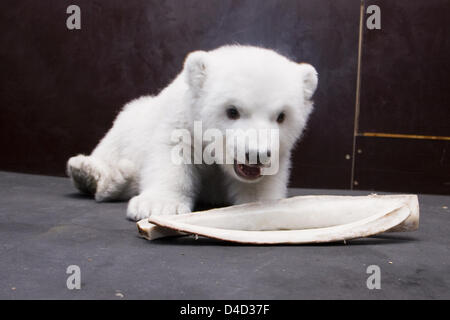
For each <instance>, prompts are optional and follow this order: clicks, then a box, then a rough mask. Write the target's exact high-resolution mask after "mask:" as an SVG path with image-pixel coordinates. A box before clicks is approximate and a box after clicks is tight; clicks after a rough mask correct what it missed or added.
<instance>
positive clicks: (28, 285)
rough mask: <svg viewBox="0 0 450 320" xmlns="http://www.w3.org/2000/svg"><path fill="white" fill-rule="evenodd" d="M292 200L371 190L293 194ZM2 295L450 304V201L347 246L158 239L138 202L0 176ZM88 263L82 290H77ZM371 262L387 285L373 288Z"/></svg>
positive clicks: (51, 180) (37, 179)
mask: <svg viewBox="0 0 450 320" xmlns="http://www.w3.org/2000/svg"><path fill="white" fill-rule="evenodd" d="M291 191H292V194H324V193H329V194H366V193H361V192H345V191H332V190H304V189H296V190H291ZM0 192H1V198H0V245H1V247H0V257H1V258H0V298H2V299H36V298H37V299H58V298H62V299H93V298H100V299H127V298H128V299H305V298H306V299H321V298H327V299H346V298H356V299H370V298H375V299H391V298H396V299H406V298H447V299H448V298H450V279H449V276H450V254H449V253H450V241H449V240H450V232H449V231H450V209H446V208H445V207H450V196H435V195H422V196H420V205H421V226H420V230H419V231H417V232H413V233H403V234H400V233H397V234H394V233H391V234H385V235H382V236H378V237H374V238H368V239H360V240H353V241H349V242H347V244H343V243H338V244H327V245H302V246H246V245H236V244H227V243H224V242H219V241H213V240H208V239H198V240H195V239H194V238H192V237H186V238H175V239H174V238H172V239H168V240H157V241H154V242H149V241H146V240H144V239H141V238H139V237H138V235H137V231H136V227H135V224H134V223H133V222H130V221H128V220H126V219H125V209H126V203H123V202H122V203H119V202H117V203H102V204H98V203H95V202H94V201H93V200H91V199H89V198H86V197H84V196H81V195H79V194H78V193H76V192H75V190H74V189H73V188H72V186H71V184H70V182H69V180H68V179H65V178H55V177H43V176H33V175H25V174H16V173H6V172H0ZM69 265H78V266H79V267H80V269H81V278H82V287H81V289H80V290H68V289H67V287H66V279H67V277H68V276H69V275H68V274H66V268H67V267H68V266H69ZM369 265H378V266H379V267H380V269H381V290H369V289H367V286H366V280H367V277H368V276H369V274H367V273H366V269H367V267H368V266H369Z"/></svg>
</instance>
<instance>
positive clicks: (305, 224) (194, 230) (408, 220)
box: [137, 195, 419, 244]
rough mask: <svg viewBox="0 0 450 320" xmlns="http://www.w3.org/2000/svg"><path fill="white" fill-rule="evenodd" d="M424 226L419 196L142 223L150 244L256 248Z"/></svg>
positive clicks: (251, 208)
mask: <svg viewBox="0 0 450 320" xmlns="http://www.w3.org/2000/svg"><path fill="white" fill-rule="evenodd" d="M418 225H419V203H418V199H417V196H416V195H385V196H380V195H370V196H356V197H351V196H298V197H293V198H288V199H282V200H276V201H268V202H258V203H251V204H243V205H239V206H231V207H226V208H220V209H213V210H208V211H201V212H196V213H190V214H184V215H178V216H151V217H150V218H149V219H148V220H147V219H144V220H141V221H139V222H138V223H137V226H138V230H139V233H140V235H141V236H142V237H144V238H146V239H149V240H153V239H157V238H160V237H164V236H172V235H180V234H183V233H187V234H196V235H201V236H205V237H209V238H215V239H222V240H227V241H233V242H241V243H256V244H276V243H319V242H332V241H341V240H347V239H354V238H360V237H367V236H371V235H375V234H378V233H382V232H385V231H413V230H416V229H417V228H418ZM180 232H181V233H180Z"/></svg>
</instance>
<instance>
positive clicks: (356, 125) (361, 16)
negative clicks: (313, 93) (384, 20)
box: [350, 0, 365, 190]
mask: <svg viewBox="0 0 450 320" xmlns="http://www.w3.org/2000/svg"><path fill="white" fill-rule="evenodd" d="M364 8H365V4H364V0H361V4H360V12H359V40H358V66H357V73H356V97H355V118H354V126H353V150H352V170H351V177H350V190H353V186H354V183H355V182H354V181H355V180H354V179H355V155H356V137H357V135H358V131H359V110H360V105H359V102H360V88H361V57H362V42H363V24H364Z"/></svg>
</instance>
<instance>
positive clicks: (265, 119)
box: [183, 46, 318, 182]
mask: <svg viewBox="0 0 450 320" xmlns="http://www.w3.org/2000/svg"><path fill="white" fill-rule="evenodd" d="M183 72H184V76H185V80H186V82H187V84H188V88H189V89H188V96H189V99H190V100H191V102H192V105H191V108H192V113H193V115H194V119H195V120H197V121H201V123H202V129H203V131H204V132H205V131H207V130H212V131H213V132H215V133H213V134H212V136H214V139H218V137H217V136H218V135H216V134H217V133H221V134H222V137H223V139H222V141H221V142H223V146H224V147H223V153H222V154H221V152H220V150H217V149H216V150H215V151H214V152H213V154H214V156H215V157H216V162H218V163H222V164H223V165H222V167H223V169H224V170H225V172H227V173H229V174H230V175H231V176H232V177H234V178H237V179H238V180H241V181H244V182H255V181H259V180H260V179H262V178H263V176H264V175H265V174H276V171H277V169H278V163H281V162H282V161H283V160H285V159H287V158H288V157H289V156H290V153H291V149H292V148H293V146H294V144H295V142H296V140H297V139H298V138H299V137H300V135H301V133H302V131H303V129H304V127H305V125H306V122H307V120H308V116H309V114H310V113H311V111H312V107H313V104H312V101H311V98H312V95H313V93H314V91H315V90H316V87H317V81H318V79H317V72H316V70H315V69H314V67H312V66H311V65H309V64H298V63H296V62H293V61H291V60H289V59H287V58H286V57H284V56H282V55H280V54H278V53H276V52H274V51H272V50H268V49H263V48H258V47H249V46H225V47H221V48H219V49H216V50H213V51H209V52H205V51H195V52H192V53H190V54H189V55H188V57H187V58H186V61H185V65H184V71H183ZM242 137H244V140H242V139H241V138H242ZM214 139H211V140H210V141H212V140H214ZM276 140H277V141H276ZM243 141H245V143H244V142H243ZM205 144H206V145H207V144H208V141H206V142H205V141H203V145H204V146H205ZM241 151H242V152H241ZM270 168H271V169H274V168H275V170H270Z"/></svg>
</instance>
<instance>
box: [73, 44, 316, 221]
mask: <svg viewBox="0 0 450 320" xmlns="http://www.w3.org/2000/svg"><path fill="white" fill-rule="evenodd" d="M317 82H318V78H317V72H316V70H315V69H314V68H313V67H312V66H311V65H309V64H298V63H295V62H293V61H291V60H289V59H287V58H286V57H284V56H282V55H280V54H278V53H276V52H274V51H272V50H269V49H264V48H259V47H251V46H237V45H236V46H224V47H220V48H218V49H215V50H212V51H208V52H205V51H195V52H192V53H190V54H189V55H188V56H187V58H186V60H185V63H184V67H183V70H182V71H181V73H180V74H179V75H178V76H177V77H176V78H175V79H174V80H173V81H172V83H170V84H169V85H168V86H167V87H166V88H165V89H163V90H162V91H161V92H160V93H159V94H158V95H156V96H144V97H141V98H138V99H136V100H134V101H131V102H130V103H128V104H127V105H125V107H124V108H123V110H122V111H121V112H120V114H119V115H118V116H117V118H116V120H115V121H114V124H113V126H112V128H111V129H110V130H109V132H108V133H107V134H106V136H105V137H104V138H103V139H102V140H101V141H100V143H99V144H98V146H97V147H96V148H95V150H94V151H93V152H92V154H91V155H89V156H86V155H78V156H75V157H72V158H70V159H69V161H68V163H67V173H68V175H69V176H70V178H71V179H72V181H73V184H74V185H75V187H76V188H78V189H79V190H80V191H82V192H84V193H88V194H92V195H94V196H95V199H96V200H97V201H108V200H124V199H130V198H131V200H130V201H129V204H128V210H127V217H128V218H129V219H131V220H140V219H143V218H147V217H149V216H150V215H156V214H182V213H187V212H190V211H191V210H192V209H193V207H194V203H195V202H196V201H202V202H205V203H211V204H218V203H229V204H241V203H246V202H253V201H259V200H268V199H279V198H283V197H285V196H286V192H287V184H288V179H289V169H290V157H291V151H292V149H293V146H294V144H295V142H296V141H297V139H299V137H300V136H301V133H302V131H303V129H304V127H305V125H306V122H307V119H308V117H309V114H310V113H311V111H312V108H313V103H312V101H311V98H312V95H313V93H314V91H315V90H316V87H317ZM194 123H201V126H202V129H203V130H207V129H214V130H216V131H219V132H224V133H225V131H226V130H247V129H255V130H260V129H270V130H277V132H278V137H279V141H278V144H276V150H270V148H269V147H267V145H266V147H264V148H262V147H260V146H258V145H257V144H256V147H255V146H254V147H253V149H251V148H250V147H247V149H245V152H246V153H245V155H246V157H245V159H244V161H242V160H240V161H238V160H237V159H234V162H232V163H228V162H226V163H223V164H222V163H219V162H218V163H212V164H205V163H200V164H199V163H196V164H191V163H181V164H180V163H175V162H174V161H173V148H174V147H176V146H177V144H180V143H182V142H180V141H174V139H173V137H172V134H173V132H174V130H178V129H184V130H188V132H190V133H192V134H193V133H194ZM224 137H226V135H225V134H224ZM223 140H227V139H226V138H224V139H223ZM224 143H225V150H226V151H225V152H228V151H227V150H228V141H225V142H224ZM201 145H202V147H203V146H204V143H202V144H201ZM271 146H273V144H271ZM261 150H262V151H263V152H264V153H265V154H266V155H267V156H268V157H269V158H270V157H274V156H273V155H274V154H276V156H277V159H276V161H277V162H278V164H277V166H278V170H277V172H276V173H275V174H271V175H263V174H261V169H262V167H263V166H264V165H266V164H267V163H264V164H262V163H260V161H259V160H258V159H259V158H258V154H260V152H261ZM275 151H276V152H275ZM255 153H256V159H257V161H256V164H254V163H253V164H250V162H248V160H249V156H252V155H254V154H255ZM253 159H254V157H253ZM269 160H271V161H272V160H273V159H269Z"/></svg>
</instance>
